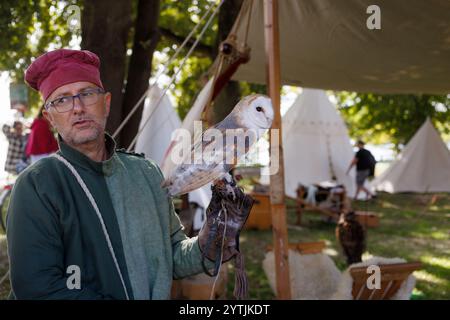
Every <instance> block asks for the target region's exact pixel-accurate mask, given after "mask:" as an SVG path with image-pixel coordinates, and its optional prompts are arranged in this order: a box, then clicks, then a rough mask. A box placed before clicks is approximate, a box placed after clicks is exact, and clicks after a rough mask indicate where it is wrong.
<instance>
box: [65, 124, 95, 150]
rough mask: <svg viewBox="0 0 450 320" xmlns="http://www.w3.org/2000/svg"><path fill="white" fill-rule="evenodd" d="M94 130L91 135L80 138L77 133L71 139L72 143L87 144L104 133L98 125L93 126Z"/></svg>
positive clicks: (75, 144)
mask: <svg viewBox="0 0 450 320" xmlns="http://www.w3.org/2000/svg"><path fill="white" fill-rule="evenodd" d="M92 130H93V132H92V134H91V135H89V136H84V137H79V138H78V137H76V135H75V137H73V138H71V139H70V140H71V141H70V142H71V144H72V145H74V146H77V145H81V144H85V143H87V142H91V141H94V140H97V139H98V137H99V136H100V134H101V133H102V130H100V128H99V127H97V126H96V127H93V128H92Z"/></svg>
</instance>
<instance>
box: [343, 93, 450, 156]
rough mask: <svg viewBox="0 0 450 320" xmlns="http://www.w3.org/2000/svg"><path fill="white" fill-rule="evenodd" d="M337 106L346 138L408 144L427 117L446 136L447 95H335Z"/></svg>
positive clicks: (449, 114)
mask: <svg viewBox="0 0 450 320" xmlns="http://www.w3.org/2000/svg"><path fill="white" fill-rule="evenodd" d="M335 95H336V97H337V101H338V106H339V108H340V111H341V113H342V115H343V116H344V118H345V120H346V122H347V124H348V127H349V130H350V135H351V136H352V137H353V138H355V139H356V138H362V139H363V140H366V141H368V142H371V143H385V142H392V143H393V144H394V145H395V146H396V148H397V149H398V147H399V145H401V144H406V143H408V141H409V139H411V138H412V136H413V135H414V133H415V132H416V131H417V129H418V128H419V127H420V126H421V125H422V124H423V122H424V121H425V119H426V118H427V117H430V118H431V119H432V121H433V123H434V125H435V126H436V127H437V128H438V129H439V130H440V131H441V132H442V133H444V134H445V133H446V134H448V133H449V132H450V125H449V124H450V112H449V111H450V95H449V96H445V95H442V96H439V95H427V94H422V95H380V94H373V93H355V92H337V93H336V94H335Z"/></svg>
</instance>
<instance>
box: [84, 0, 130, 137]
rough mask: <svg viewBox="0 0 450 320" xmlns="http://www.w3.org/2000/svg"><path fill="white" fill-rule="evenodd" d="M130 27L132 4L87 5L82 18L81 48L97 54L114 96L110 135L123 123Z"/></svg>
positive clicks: (121, 0)
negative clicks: (124, 86)
mask: <svg viewBox="0 0 450 320" xmlns="http://www.w3.org/2000/svg"><path fill="white" fill-rule="evenodd" d="M130 26H131V1H129V0H116V1H114V5H112V4H111V1H109V0H96V1H84V9H83V11H82V16H81V31H82V41H81V48H82V49H86V50H89V51H92V52H94V53H96V54H97V55H98V56H99V58H100V60H101V64H100V74H101V79H102V82H103V86H104V87H105V89H106V90H107V91H109V92H111V94H112V101H111V113H110V115H109V118H108V123H107V125H106V130H107V131H108V132H110V133H111V134H112V133H113V132H114V130H115V129H116V128H117V127H118V126H119V124H120V121H121V119H122V100H123V93H122V89H123V82H124V75H125V66H126V50H127V40H128V33H129V30H130Z"/></svg>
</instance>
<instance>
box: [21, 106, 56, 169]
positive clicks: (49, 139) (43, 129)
mask: <svg viewBox="0 0 450 320" xmlns="http://www.w3.org/2000/svg"><path fill="white" fill-rule="evenodd" d="M42 109H43V107H41V108H40V109H39V113H38V115H37V117H36V119H34V121H33V123H32V124H31V133H30V136H29V138H28V143H27V146H26V149H25V153H26V156H27V157H28V158H30V161H31V164H33V163H35V162H36V161H38V160H39V159H41V158H44V157H47V156H48V155H50V154H51V153H53V152H56V151H57V150H58V143H57V142H56V139H55V136H54V135H53V132H52V131H51V130H50V126H49V123H48V121H47V120H46V119H44V117H43V115H42Z"/></svg>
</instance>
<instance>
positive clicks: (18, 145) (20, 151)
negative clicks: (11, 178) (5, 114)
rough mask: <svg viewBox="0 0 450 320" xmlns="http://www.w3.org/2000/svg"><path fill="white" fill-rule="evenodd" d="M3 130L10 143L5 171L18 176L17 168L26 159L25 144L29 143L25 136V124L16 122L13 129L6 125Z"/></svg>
mask: <svg viewBox="0 0 450 320" xmlns="http://www.w3.org/2000/svg"><path fill="white" fill-rule="evenodd" d="M2 130H3V133H4V134H5V136H6V139H7V140H8V143H9V145H8V154H7V156H6V163H5V171H6V172H8V173H10V174H12V175H16V174H17V170H16V166H17V164H18V163H19V161H20V160H22V158H23V157H24V151H25V144H26V142H27V137H26V136H25V135H24V134H23V124H22V122H20V121H14V124H13V128H12V129H11V127H10V126H9V125H7V124H5V125H4V126H3V128H2Z"/></svg>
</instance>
